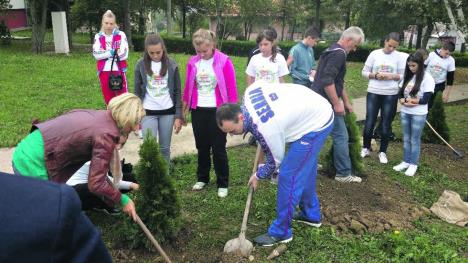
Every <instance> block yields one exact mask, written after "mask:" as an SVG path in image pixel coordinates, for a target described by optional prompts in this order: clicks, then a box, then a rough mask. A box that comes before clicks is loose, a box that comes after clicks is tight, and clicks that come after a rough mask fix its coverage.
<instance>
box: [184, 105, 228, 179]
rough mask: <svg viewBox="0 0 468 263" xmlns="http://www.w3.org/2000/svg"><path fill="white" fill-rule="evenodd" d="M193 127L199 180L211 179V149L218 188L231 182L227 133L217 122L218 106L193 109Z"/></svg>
mask: <svg viewBox="0 0 468 263" xmlns="http://www.w3.org/2000/svg"><path fill="white" fill-rule="evenodd" d="M191 115H192V128H193V135H194V137H195V145H196V147H197V151H198V168H197V177H198V181H199V182H204V183H208V182H209V180H210V169H211V151H212V152H213V164H214V169H215V173H216V177H217V181H216V183H217V185H218V188H227V187H228V184H229V165H228V158H227V152H226V133H224V132H223V131H221V130H220V129H219V127H218V125H217V124H216V108H202V107H198V108H196V109H195V110H192V112H191Z"/></svg>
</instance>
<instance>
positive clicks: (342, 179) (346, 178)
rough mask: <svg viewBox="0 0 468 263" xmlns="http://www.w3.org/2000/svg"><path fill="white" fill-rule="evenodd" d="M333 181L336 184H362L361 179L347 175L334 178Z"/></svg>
mask: <svg viewBox="0 0 468 263" xmlns="http://www.w3.org/2000/svg"><path fill="white" fill-rule="evenodd" d="M335 180H337V181H338V182H342V183H360V182H362V179H361V177H357V176H354V175H348V176H335Z"/></svg>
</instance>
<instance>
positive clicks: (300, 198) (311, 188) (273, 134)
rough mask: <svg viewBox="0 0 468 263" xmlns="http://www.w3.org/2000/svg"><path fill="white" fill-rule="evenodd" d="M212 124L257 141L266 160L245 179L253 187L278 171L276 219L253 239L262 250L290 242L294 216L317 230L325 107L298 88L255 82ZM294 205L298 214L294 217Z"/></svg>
mask: <svg viewBox="0 0 468 263" xmlns="http://www.w3.org/2000/svg"><path fill="white" fill-rule="evenodd" d="M216 120H217V122H218V126H219V127H220V129H221V130H223V131H224V132H227V133H231V134H238V135H240V134H244V133H247V132H250V133H252V135H253V136H254V137H255V139H257V141H258V142H259V143H260V145H261V147H262V150H263V152H264V154H265V156H266V162H265V165H264V166H261V167H259V168H258V170H257V172H256V173H255V174H253V175H252V176H251V178H250V180H249V185H251V186H252V187H253V188H254V189H256V187H257V181H258V180H259V179H267V178H269V177H270V176H271V175H272V174H273V172H274V171H275V170H276V169H277V167H279V178H278V195H277V197H278V199H277V204H276V205H277V208H276V211H277V217H276V219H275V220H274V221H273V223H272V224H271V225H270V228H269V229H268V232H267V233H266V234H263V235H261V236H258V237H256V238H255V240H254V241H255V242H256V243H257V244H259V245H262V246H272V245H274V244H276V243H279V242H281V243H286V242H289V241H291V240H292V228H291V222H292V220H293V217H294V219H295V220H297V221H300V222H303V223H307V224H308V225H312V226H316V227H318V226H320V220H321V217H320V204H319V200H318V197H317V193H316V189H315V184H316V176H317V158H318V156H319V152H320V149H321V148H322V146H323V144H324V142H325V140H326V138H327V136H328V134H329V133H330V131H331V130H332V126H333V110H332V107H331V105H330V103H329V102H328V101H327V100H326V99H325V98H323V97H322V96H320V95H319V94H317V93H315V92H314V91H312V90H310V89H308V88H306V87H304V86H302V85H297V84H278V83H277V84H268V83H265V82H255V83H253V84H252V85H251V86H249V87H248V88H247V89H246V91H245V94H244V102H243V105H242V106H239V105H236V104H224V105H223V106H221V107H220V108H218V110H217V115H216ZM286 143H290V146H289V150H288V152H287V153H285V149H286V147H285V146H286ZM298 204H299V207H300V209H301V211H299V212H297V213H295V208H296V206H297V205H298Z"/></svg>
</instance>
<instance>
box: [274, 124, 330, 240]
mask: <svg viewBox="0 0 468 263" xmlns="http://www.w3.org/2000/svg"><path fill="white" fill-rule="evenodd" d="M331 129H332V123H330V124H329V125H328V127H327V128H325V129H324V130H321V131H319V132H310V133H308V134H306V135H304V136H302V137H301V138H300V139H299V140H297V141H294V142H292V143H291V144H290V147H289V150H288V153H287V154H286V156H285V157H284V160H283V161H282V163H281V166H280V170H279V177H278V194H277V200H276V214H277V216H276V219H275V220H274V221H273V223H271V225H270V227H269V228H268V234H269V235H271V236H274V237H277V238H289V237H291V236H292V228H291V222H292V217H293V215H294V211H295V209H296V206H297V205H298V204H299V206H300V207H301V212H302V215H303V216H304V217H306V218H308V219H310V220H312V221H317V222H320V203H319V199H318V196H317V192H316V190H315V185H316V178H317V159H318V156H319V153H320V150H321V149H322V146H323V144H324V143H325V141H326V139H327V137H328V134H329V133H330V131H331Z"/></svg>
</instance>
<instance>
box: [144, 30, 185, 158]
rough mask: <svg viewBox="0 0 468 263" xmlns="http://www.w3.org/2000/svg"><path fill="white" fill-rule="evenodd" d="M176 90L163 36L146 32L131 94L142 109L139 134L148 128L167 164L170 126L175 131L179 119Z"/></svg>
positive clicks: (177, 78)
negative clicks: (143, 49)
mask: <svg viewBox="0 0 468 263" xmlns="http://www.w3.org/2000/svg"><path fill="white" fill-rule="evenodd" d="M180 93H181V90H180V76H179V67H178V66H177V64H176V62H175V61H174V60H173V59H171V58H169V56H168V54H167V50H166V46H165V45H164V41H163V39H162V38H161V37H160V36H159V35H158V34H155V33H150V34H148V35H147V36H146V39H145V52H144V54H143V58H141V59H140V60H139V61H138V62H137V64H136V66H135V94H136V95H137V96H138V97H140V99H141V101H142V102H143V108H144V109H145V111H146V116H145V117H144V118H143V120H142V121H141V129H142V130H143V135H145V134H146V133H147V132H148V131H150V132H151V134H152V135H153V136H154V137H156V138H157V139H158V143H159V147H160V149H161V153H162V155H163V156H164V159H166V161H167V163H168V164H169V163H170V155H171V148H170V146H171V137H172V129H174V131H175V133H176V134H177V133H179V131H180V129H181V127H182V123H183V114H182V102H181V99H180V97H181V96H180Z"/></svg>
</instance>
